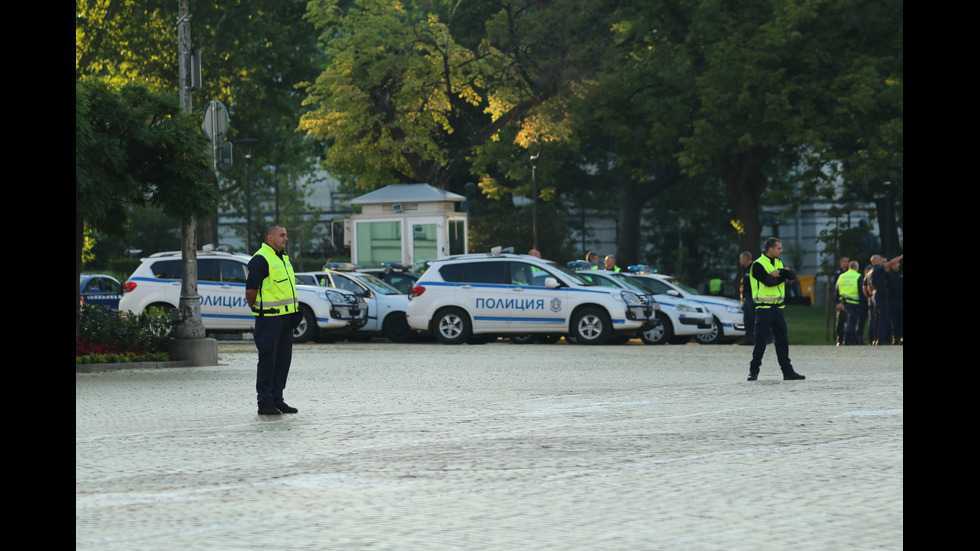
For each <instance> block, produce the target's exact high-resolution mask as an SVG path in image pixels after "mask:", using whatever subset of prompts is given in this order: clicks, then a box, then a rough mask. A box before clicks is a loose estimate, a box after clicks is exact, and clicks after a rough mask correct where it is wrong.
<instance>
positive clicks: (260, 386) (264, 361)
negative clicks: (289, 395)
mask: <svg viewBox="0 0 980 551" xmlns="http://www.w3.org/2000/svg"><path fill="white" fill-rule="evenodd" d="M252 337H253V339H254V340H255V348H256V349H258V351H259V364H258V369H257V370H256V376H255V392H256V394H257V401H258V403H259V406H277V405H279V404H281V403H283V398H282V391H283V390H284V389H285V388H286V378H287V377H288V376H289V364H290V363H291V362H292V359H293V324H292V316H291V315H286V316H258V317H256V318H255V330H254V331H253V332H252Z"/></svg>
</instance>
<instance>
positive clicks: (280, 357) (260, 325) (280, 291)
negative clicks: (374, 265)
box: [245, 224, 301, 415]
mask: <svg viewBox="0 0 980 551" xmlns="http://www.w3.org/2000/svg"><path fill="white" fill-rule="evenodd" d="M287 241H288V239H287V236H286V228H284V227H282V226H281V225H279V224H273V225H271V226H269V227H268V228H266V232H265V243H263V244H262V247H261V248H259V250H258V251H257V252H256V253H255V255H254V256H252V259H251V260H250V261H249V263H248V279H247V280H246V282H245V300H246V301H248V305H249V307H251V309H252V313H253V314H255V330H254V331H253V332H252V335H253V338H254V340H255V348H256V349H257V350H258V352H259V362H258V368H257V373H256V378H255V391H256V394H257V399H258V404H259V415H280V414H282V413H296V412H297V411H298V410H297V409H296V408H294V407H291V406H289V405H287V404H286V402H284V401H283V397H282V392H283V389H285V388H286V378H287V377H288V376H289V364H290V363H291V362H292V357H293V327H294V325H295V322H297V321H298V316H300V315H301V314H299V313H298V312H299V300H298V299H297V296H296V278H295V276H294V275H293V266H292V265H291V264H290V263H289V255H287V254H286V242H287Z"/></svg>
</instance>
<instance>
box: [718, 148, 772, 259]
mask: <svg viewBox="0 0 980 551" xmlns="http://www.w3.org/2000/svg"><path fill="white" fill-rule="evenodd" d="M768 158H769V148H766V147H756V148H753V149H751V150H749V151H748V152H746V153H741V154H738V155H736V156H735V157H734V158H732V159H730V160H727V159H726V160H719V161H718V162H717V165H718V167H719V169H720V172H721V179H722V181H723V182H724V183H725V196H726V197H728V201H729V202H730V203H731V205H732V206H733V207H735V215H736V216H737V217H738V221H739V223H741V225H742V231H741V232H739V235H738V246H739V249H740V250H741V251H749V252H751V253H752V257H753V258H757V257H758V256H759V255H760V254H762V223H761V221H760V220H759V212H760V208H759V200H760V199H761V198H762V193H763V192H765V191H766V185H767V182H766V177H765V175H764V174H763V173H762V166H763V164H764V163H765V161H766V160H767V159H768Z"/></svg>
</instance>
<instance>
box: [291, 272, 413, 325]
mask: <svg viewBox="0 0 980 551" xmlns="http://www.w3.org/2000/svg"><path fill="white" fill-rule="evenodd" d="M326 267H327V268H329V269H327V270H324V271H322V272H298V273H297V274H296V282H297V283H300V282H302V283H304V284H309V285H317V286H321V287H332V288H335V289H344V290H346V291H350V292H352V293H354V294H355V295H357V296H359V297H362V298H363V299H364V301H366V302H367V304H368V316H367V321H366V322H365V324H364V325H363V326H362V327H360V328H359V329H358V332H359V333H372V334H378V335H382V336H384V337H385V338H387V339H389V340H390V341H392V342H411V341H413V340H415V337H416V331H415V330H414V329H412V328H411V327H409V326H408V322H407V321H406V319H405V309H406V308H407V307H408V295H405V294H403V293H402V292H401V291H399V290H398V289H396V288H394V287H392V286H391V285H389V284H387V283H385V282H384V281H381V280H380V279H378V278H377V277H374V276H373V275H370V274H364V273H360V272H356V271H354V266H353V265H352V264H339V263H330V264H327V266H326Z"/></svg>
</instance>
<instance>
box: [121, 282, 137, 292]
mask: <svg viewBox="0 0 980 551" xmlns="http://www.w3.org/2000/svg"><path fill="white" fill-rule="evenodd" d="M135 288H136V282H133V281H127V282H126V283H123V292H124V293H128V292H130V291H132V290H133V289H135Z"/></svg>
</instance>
